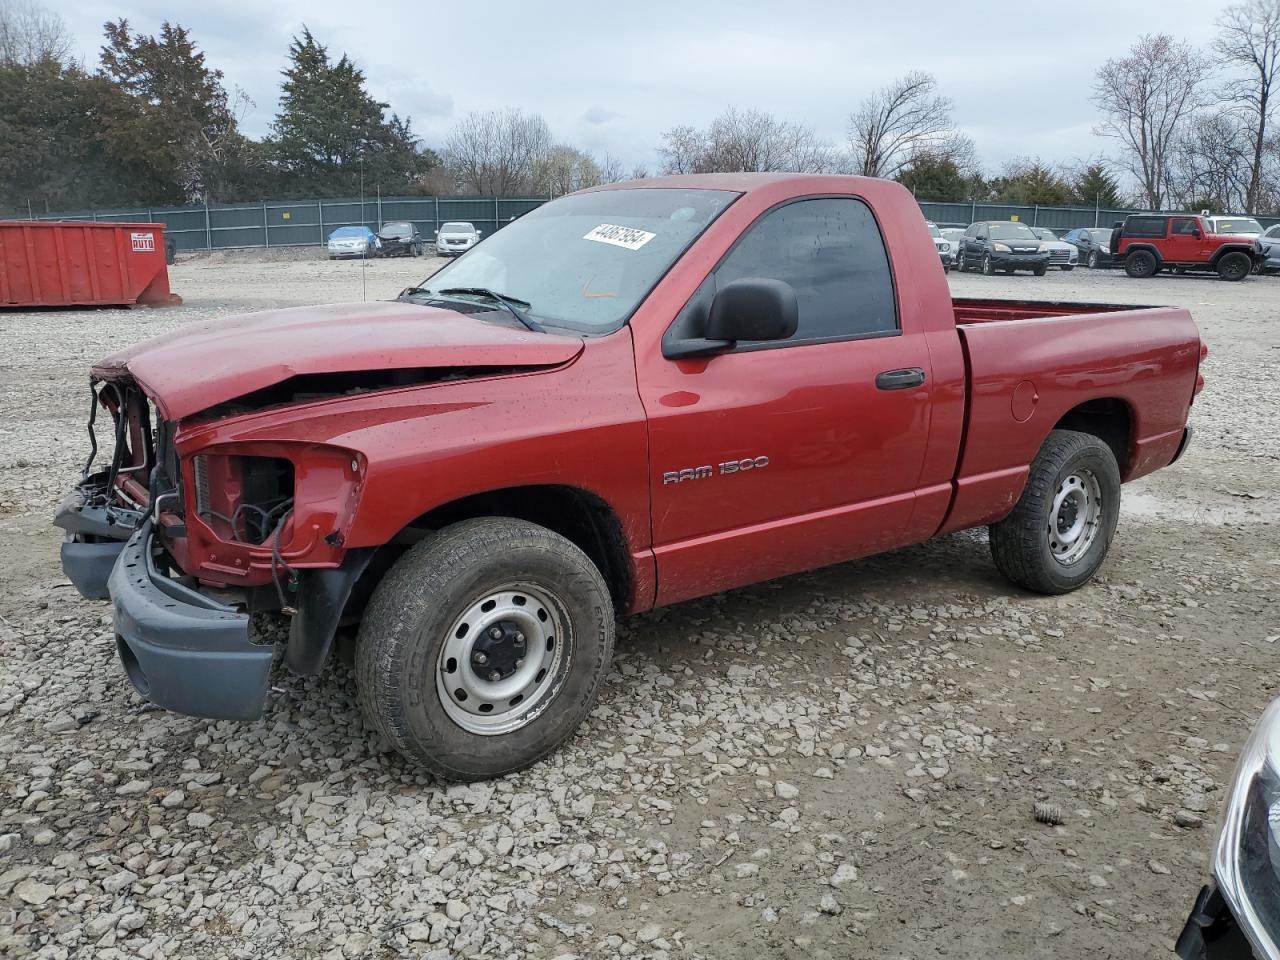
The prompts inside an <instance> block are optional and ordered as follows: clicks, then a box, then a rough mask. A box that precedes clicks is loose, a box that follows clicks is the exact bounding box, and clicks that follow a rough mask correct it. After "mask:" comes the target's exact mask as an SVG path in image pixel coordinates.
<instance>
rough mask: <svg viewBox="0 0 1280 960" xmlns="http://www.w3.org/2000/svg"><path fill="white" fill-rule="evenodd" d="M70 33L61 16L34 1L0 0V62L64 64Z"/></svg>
mask: <svg viewBox="0 0 1280 960" xmlns="http://www.w3.org/2000/svg"><path fill="white" fill-rule="evenodd" d="M71 49H72V42H71V34H70V33H68V32H67V25H66V24H65V23H64V22H63V21H62V18H61V17H60V16H58V15H57V14H56V13H53V12H52V11H49V10H46V9H45V8H44V7H42V6H40V4H38V3H35V2H34V0H0V64H10V63H21V64H32V63H40V62H42V61H45V60H53V61H57V62H58V63H65V62H66V61H67V60H68V59H70V57H71Z"/></svg>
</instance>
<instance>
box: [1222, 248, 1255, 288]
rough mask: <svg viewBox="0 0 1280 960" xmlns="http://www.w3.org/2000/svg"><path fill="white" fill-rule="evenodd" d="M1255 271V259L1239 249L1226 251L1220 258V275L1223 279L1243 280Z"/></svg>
mask: <svg viewBox="0 0 1280 960" xmlns="http://www.w3.org/2000/svg"><path fill="white" fill-rule="evenodd" d="M1252 272H1253V261H1252V260H1250V259H1249V255H1248V254H1245V253H1241V252H1240V251H1238V250H1235V251H1232V252H1231V253H1224V254H1223V255H1222V256H1221V257H1220V258H1219V259H1218V276H1220V277H1221V278H1222V279H1223V280H1230V281H1232V282H1236V281H1239V280H1243V279H1245V278H1246V277H1248V276H1249V274H1250V273H1252Z"/></svg>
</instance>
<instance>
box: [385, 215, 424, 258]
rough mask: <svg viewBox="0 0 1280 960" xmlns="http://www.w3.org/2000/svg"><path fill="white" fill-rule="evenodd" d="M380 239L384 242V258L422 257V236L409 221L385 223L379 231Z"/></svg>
mask: <svg viewBox="0 0 1280 960" xmlns="http://www.w3.org/2000/svg"><path fill="white" fill-rule="evenodd" d="M378 239H379V240H381V241H382V255H383V256H384V257H420V256H422V250H423V243H422V235H421V234H420V233H418V228H417V227H415V226H414V225H413V224H412V223H410V222H409V221H407V220H396V221H393V222H392V223H384V224H383V225H382V229H381V230H379V231H378Z"/></svg>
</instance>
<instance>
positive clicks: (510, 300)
mask: <svg viewBox="0 0 1280 960" xmlns="http://www.w3.org/2000/svg"><path fill="white" fill-rule="evenodd" d="M423 292H424V293H429V292H430V291H423ZM437 293H439V294H440V295H441V296H443V297H447V296H449V295H450V294H457V293H461V294H463V295H465V296H472V297H488V298H489V299H490V300H493V301H495V302H497V303H500V304H502V305H503V306H504V307H506V308H507V309H508V310H510V311H511V315H512V316H513V317H515V318H516V319H517V320H519V321H520V322H521V323H522V324H523V325H524V326H526V327H528V328H529V329H530V330H532V331H533V332H534V333H546V332H547V331H546V329H545V328H544V327H543V326H542V324H540V323H539V322H538V321H537V320H535V319H533V317H531V316H529V315H528V314H527V313H525V312H524V311H523V310H521V309H520V308H519V307H517V306H516V304H517V303H518V304H521V305H523V306H524V307H525V308H526V309H527V308H528V307H529V306H530V304H529V302H528V301H527V300H517V299H516V298H515V297H508V296H504V295H503V294H501V293H495V292H494V291H492V290H490V289H489V288H488V287H448V288H446V289H444V290H438V291H437Z"/></svg>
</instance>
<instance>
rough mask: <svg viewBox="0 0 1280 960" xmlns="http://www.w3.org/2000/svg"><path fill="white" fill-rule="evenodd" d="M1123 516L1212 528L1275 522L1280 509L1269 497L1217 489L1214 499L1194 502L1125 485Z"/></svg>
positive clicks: (1121, 500) (1122, 499) (1279, 518)
mask: <svg viewBox="0 0 1280 960" xmlns="http://www.w3.org/2000/svg"><path fill="white" fill-rule="evenodd" d="M1120 515H1121V516H1122V517H1126V518H1128V519H1131V520H1137V521H1139V522H1141V521H1143V520H1160V521H1166V522H1167V521H1173V522H1175V523H1202V524H1208V525H1209V526H1213V527H1221V526H1226V525H1227V524H1236V523H1245V524H1251V523H1274V522H1275V521H1277V520H1280V510H1278V509H1277V507H1276V502H1275V500H1274V499H1272V498H1270V497H1264V496H1258V497H1254V496H1251V495H1250V496H1241V497H1235V496H1233V495H1232V494H1229V493H1224V492H1220V491H1215V492H1214V501H1213V502H1211V503H1206V502H1204V501H1200V502H1195V501H1189V500H1185V499H1175V498H1169V497H1161V496H1157V495H1156V494H1153V493H1149V492H1147V491H1138V490H1130V489H1129V488H1128V487H1126V488H1125V490H1124V493H1123V495H1122V496H1121V498H1120Z"/></svg>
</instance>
